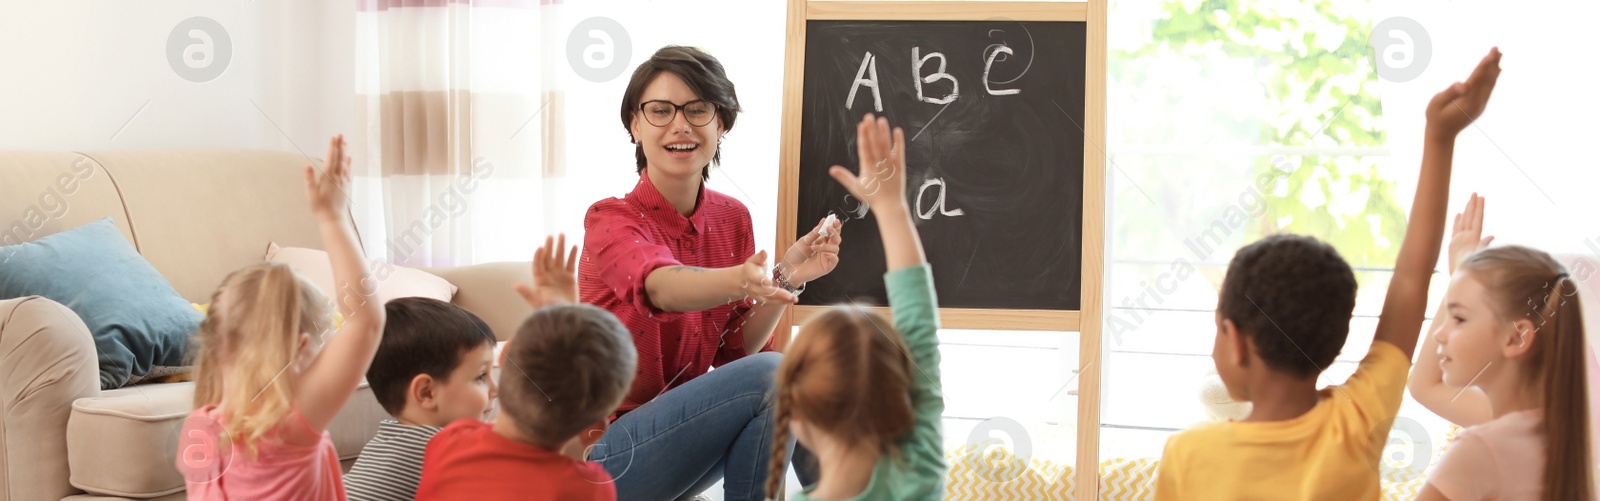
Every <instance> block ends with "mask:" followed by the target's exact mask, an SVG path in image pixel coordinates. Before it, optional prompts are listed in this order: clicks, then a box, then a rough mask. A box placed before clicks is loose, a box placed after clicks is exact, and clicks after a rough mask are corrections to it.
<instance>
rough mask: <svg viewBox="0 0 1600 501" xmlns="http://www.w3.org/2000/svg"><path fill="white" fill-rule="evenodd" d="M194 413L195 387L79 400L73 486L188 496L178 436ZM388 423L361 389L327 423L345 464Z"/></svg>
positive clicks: (73, 423)
mask: <svg viewBox="0 0 1600 501" xmlns="http://www.w3.org/2000/svg"><path fill="white" fill-rule="evenodd" d="M193 409H194V383H171V384H157V385H140V386H132V387H128V388H122V389H118V390H111V391H106V392H103V393H102V394H101V396H100V397H98V398H80V399H78V400H77V401H76V402H74V403H73V404H72V415H71V417H70V418H69V419H68V421H67V463H68V465H69V467H70V469H71V471H72V477H71V479H72V486H73V487H77V488H79V489H83V490H84V491H85V492H88V493H90V494H94V495H100V496H123V497H130V498H149V497H156V496H164V495H168V494H172V493H177V492H182V491H183V489H184V485H183V477H181V476H179V475H178V470H177V469H176V468H174V467H173V464H175V461H176V460H177V444H178V432H179V431H180V430H181V429H182V427H183V420H184V418H185V417H187V416H188V415H189V412H190V411H192V410H193ZM386 418H388V415H387V414H385V413H384V412H383V407H381V406H379V405H378V399H376V398H374V397H373V396H372V390H371V389H369V388H367V385H366V383H364V382H363V383H362V384H361V386H360V388H359V389H357V390H356V393H355V394H354V395H352V396H351V397H350V401H349V402H346V403H345V405H344V408H342V409H340V410H339V414H338V415H337V416H335V417H334V419H333V423H331V424H329V426H328V432H329V434H331V435H332V436H333V446H334V449H335V450H337V451H338V452H339V458H340V459H341V460H351V459H354V458H355V457H356V456H358V455H360V454H361V448H362V447H364V446H366V444H367V441H368V440H371V439H372V436H373V434H375V433H377V431H378V422H379V421H382V420H383V419H386Z"/></svg>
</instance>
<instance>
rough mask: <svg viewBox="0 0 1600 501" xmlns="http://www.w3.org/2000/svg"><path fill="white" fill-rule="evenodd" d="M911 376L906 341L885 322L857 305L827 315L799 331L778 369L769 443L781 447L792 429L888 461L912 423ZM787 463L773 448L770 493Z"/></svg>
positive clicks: (828, 312) (911, 367)
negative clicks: (886, 456) (793, 426)
mask: <svg viewBox="0 0 1600 501" xmlns="http://www.w3.org/2000/svg"><path fill="white" fill-rule="evenodd" d="M913 370H914V368H913V366H912V363H911V359H910V357H908V356H907V349H906V342H905V339H904V338H902V337H901V335H900V333H899V332H897V331H896V330H895V328H894V325H893V324H892V323H890V322H889V321H888V320H886V319H884V318H883V317H881V316H879V315H878V314H876V313H872V312H871V311H869V310H866V309H864V308H861V307H856V306H835V307H833V308H830V309H828V310H827V311H825V312H823V313H822V314H820V315H817V316H816V317H814V318H812V319H811V320H809V321H807V322H806V324H805V325H804V326H802V327H801V328H800V333H799V335H797V336H795V341H794V343H793V344H791V345H790V346H789V348H788V349H787V350H786V351H785V353H784V356H783V363H782V364H780V365H779V367H778V382H777V387H776V389H775V393H776V400H777V405H776V407H775V408H776V410H777V413H778V415H777V419H776V420H775V425H774V430H776V435H777V440H776V442H775V443H778V444H782V443H784V442H787V441H788V439H789V432H790V429H791V426H790V425H791V422H796V423H803V424H804V426H803V427H802V428H801V429H803V430H806V433H810V434H823V435H827V436H828V437H829V438H830V439H832V440H834V441H836V442H838V443H848V444H863V446H864V447H867V448H870V449H873V450H876V451H877V452H878V453H879V454H894V453H895V452H896V451H895V447H894V445H895V440H896V439H897V438H898V437H900V436H901V435H903V434H905V433H906V432H907V431H908V430H910V429H911V427H912V425H913V423H914V420H915V418H916V416H915V414H914V409H913V408H912V401H911V378H912V377H913V373H912V371H913ZM800 438H801V439H802V440H803V441H810V440H814V438H813V437H809V436H808V437H800ZM808 443H812V444H813V447H814V446H815V445H814V442H808ZM786 457H787V455H786V454H784V449H783V448H782V447H781V446H780V447H775V448H774V451H773V457H772V461H771V463H770V468H771V471H770V472H769V473H768V476H767V478H768V483H769V484H771V485H769V486H768V492H776V491H777V485H778V481H779V480H780V479H782V478H783V476H784V469H785V466H786V463H787V461H786Z"/></svg>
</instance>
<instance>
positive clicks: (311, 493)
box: [176, 405, 345, 501]
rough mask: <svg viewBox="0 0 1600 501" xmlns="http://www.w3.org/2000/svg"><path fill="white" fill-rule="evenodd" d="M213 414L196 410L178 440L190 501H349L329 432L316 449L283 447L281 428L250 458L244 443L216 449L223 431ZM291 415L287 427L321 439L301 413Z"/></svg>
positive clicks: (211, 408) (211, 410)
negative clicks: (218, 438) (299, 427)
mask: <svg viewBox="0 0 1600 501" xmlns="http://www.w3.org/2000/svg"><path fill="white" fill-rule="evenodd" d="M215 409H216V406H214V405H208V406H205V407H201V408H199V409H195V411H194V412H192V413H190V414H189V418H188V419H186V420H184V423H183V430H182V432H181V433H182V434H181V435H179V437H178V458H177V461H176V466H177V468H178V473H180V474H182V475H183V480H184V485H185V486H187V487H188V489H189V499H190V500H191V501H193V500H207V501H226V500H234V501H242V500H250V501H279V500H282V501H291V500H292V501H345V497H344V481H343V479H342V478H341V475H340V472H339V453H338V452H336V451H334V449H333V438H331V437H330V436H329V435H328V432H326V431H324V432H322V433H321V434H320V435H321V437H322V438H321V440H318V441H317V443H316V444H314V445H300V444H289V443H285V442H284V441H283V440H282V436H283V433H281V431H282V430H281V428H280V429H279V430H274V431H272V432H270V433H268V434H267V436H266V437H264V438H263V439H262V440H260V441H259V443H257V444H256V456H255V457H254V458H252V457H250V455H249V453H248V452H247V451H246V450H245V448H244V446H243V445H242V444H234V445H233V446H232V447H230V448H229V449H230V450H222V449H220V448H218V444H219V443H220V441H219V440H217V437H221V436H223V432H222V424H221V423H220V422H219V421H218V420H216V418H215V417H214V411H215ZM289 416H290V418H289V420H288V422H286V423H284V424H283V426H302V427H304V428H303V429H304V430H305V431H306V432H307V433H308V435H317V433H316V432H315V430H313V429H312V428H311V424H310V423H307V422H306V419H305V416H302V415H301V414H300V410H299V409H295V410H292V411H290V412H289Z"/></svg>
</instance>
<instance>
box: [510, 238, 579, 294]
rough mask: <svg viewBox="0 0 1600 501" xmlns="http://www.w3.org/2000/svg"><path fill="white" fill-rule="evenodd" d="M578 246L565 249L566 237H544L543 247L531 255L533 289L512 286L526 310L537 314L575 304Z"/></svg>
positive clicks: (523, 286) (527, 286) (524, 286)
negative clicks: (545, 308)
mask: <svg viewBox="0 0 1600 501" xmlns="http://www.w3.org/2000/svg"><path fill="white" fill-rule="evenodd" d="M577 267H578V246H576V245H574V246H572V248H571V249H568V248H567V235H566V234H565V233H563V234H561V240H560V242H559V243H558V242H557V241H556V238H555V237H545V239H544V247H540V248H539V250H537V251H534V253H533V285H532V286H529V285H528V284H524V283H517V284H513V285H512V286H511V287H512V288H513V289H516V290H517V294H521V295H522V299H523V300H525V301H527V302H528V305H529V306H532V307H533V309H535V310H537V309H539V308H543V307H546V306H550V305H552V304H563V303H572V302H576V301H577V300H578V277H577V271H578V268H577Z"/></svg>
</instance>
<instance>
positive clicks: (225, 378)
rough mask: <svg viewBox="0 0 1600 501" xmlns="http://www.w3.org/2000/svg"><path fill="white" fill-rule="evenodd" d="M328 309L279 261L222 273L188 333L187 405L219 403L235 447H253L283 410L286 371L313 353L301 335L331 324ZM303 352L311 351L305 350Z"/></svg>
mask: <svg viewBox="0 0 1600 501" xmlns="http://www.w3.org/2000/svg"><path fill="white" fill-rule="evenodd" d="M331 306H332V304H331V303H330V302H329V301H328V298H327V296H325V295H323V293H322V291H320V290H318V289H317V286H316V285H315V284H313V283H312V282H311V281H310V280H309V279H307V278H306V277H304V276H302V275H300V274H299V273H296V272H295V271H294V270H293V269H291V268H290V267H289V266H288V265H286V264H282V263H261V264H257V265H253V266H249V267H246V268H244V269H240V270H238V271H235V272H233V273H230V274H228V276H227V277H226V278H224V279H223V281H222V285H221V286H219V287H218V288H217V290H216V292H214V293H212V295H211V306H210V307H209V308H207V310H206V318H205V320H204V321H203V322H201V323H200V329H199V331H198V332H197V333H196V335H195V339H194V342H195V345H196V346H195V353H196V355H195V374H196V378H195V392H194V404H195V407H197V408H198V407H204V406H207V405H221V404H223V402H226V403H227V404H226V405H225V406H222V408H220V409H219V411H220V412H221V413H222V414H223V415H225V416H227V417H228V420H227V421H226V424H225V429H226V430H227V432H228V434H229V435H230V436H231V437H233V438H234V441H235V442H242V443H245V444H248V447H249V448H250V449H252V450H253V449H254V446H255V442H256V440H257V439H259V438H261V437H262V436H264V435H265V434H267V432H269V431H271V429H272V428H273V427H274V426H276V425H277V424H278V423H279V422H280V420H282V419H283V418H284V417H285V416H286V415H288V413H289V412H290V410H291V407H292V403H293V400H292V394H291V389H292V388H293V379H294V375H295V374H294V373H295V372H296V371H292V370H285V369H286V368H290V367H291V366H295V365H297V364H299V365H303V364H304V363H306V362H307V361H308V360H309V359H310V358H312V357H313V356H314V352H310V350H305V349H302V343H304V342H306V341H308V340H309V339H308V337H310V336H316V337H318V338H319V339H320V338H321V336H322V335H323V334H324V333H326V332H328V331H330V330H331V329H332V326H333V313H332V308H331ZM307 348H312V349H314V347H313V346H307Z"/></svg>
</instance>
